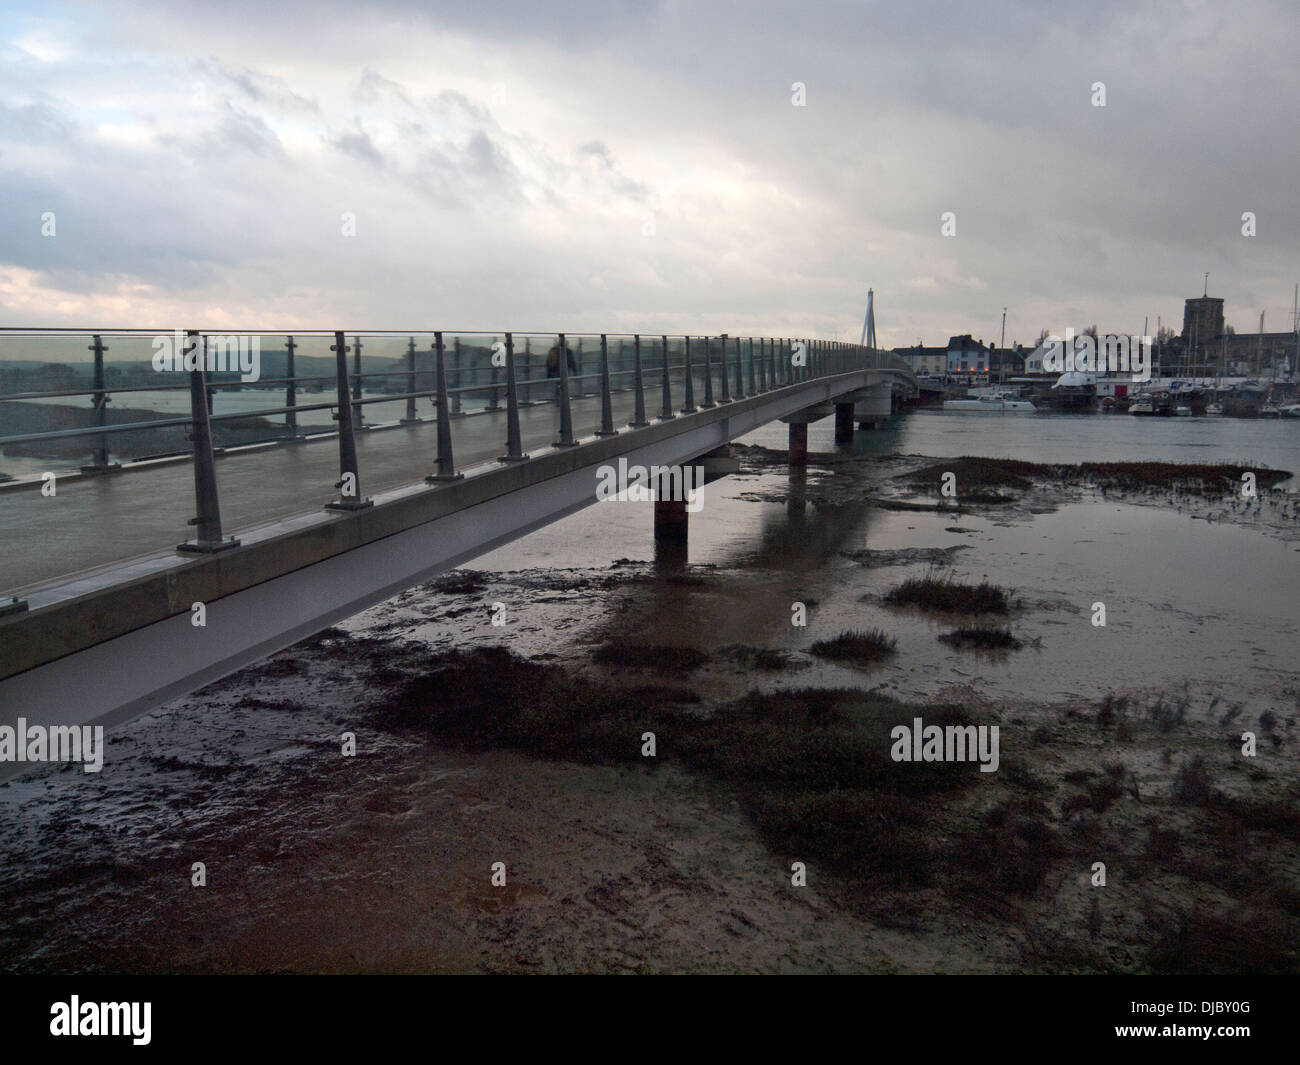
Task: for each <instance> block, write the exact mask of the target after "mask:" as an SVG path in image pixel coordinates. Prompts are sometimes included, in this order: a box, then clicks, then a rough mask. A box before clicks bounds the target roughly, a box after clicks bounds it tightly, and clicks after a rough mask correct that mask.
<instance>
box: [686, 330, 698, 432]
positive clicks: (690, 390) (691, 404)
mask: <svg viewBox="0 0 1300 1065" xmlns="http://www.w3.org/2000/svg"><path fill="white" fill-rule="evenodd" d="M699 409H700V408H699V407H697V406H696V405H695V382H694V381H693V380H692V379H691V338H690V337H689V336H688V337H687V338H686V405H685V406H684V407H682V413H683V414H694V413H695V412H696V411H698V410H699Z"/></svg>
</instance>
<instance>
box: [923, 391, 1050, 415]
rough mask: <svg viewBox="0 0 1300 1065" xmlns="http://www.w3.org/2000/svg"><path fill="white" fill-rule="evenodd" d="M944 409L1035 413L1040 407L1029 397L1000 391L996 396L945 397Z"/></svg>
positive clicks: (998, 412) (988, 412)
mask: <svg viewBox="0 0 1300 1065" xmlns="http://www.w3.org/2000/svg"><path fill="white" fill-rule="evenodd" d="M943 409H944V410H967V411H972V410H973V411H983V412H984V413H986V414H1033V413H1034V411H1036V410H1037V409H1038V408H1037V407H1035V406H1034V405H1033V404H1032V403H1030V402H1029V400H1027V399H1017V398H1016V395H1015V393H1014V392H999V393H998V394H997V395H995V396H973V397H971V398H970V399H945V400H944V401H943Z"/></svg>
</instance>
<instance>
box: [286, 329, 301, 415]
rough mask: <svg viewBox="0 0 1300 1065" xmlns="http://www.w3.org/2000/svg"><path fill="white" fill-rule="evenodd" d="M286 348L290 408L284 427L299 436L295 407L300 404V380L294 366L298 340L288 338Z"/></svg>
mask: <svg viewBox="0 0 1300 1065" xmlns="http://www.w3.org/2000/svg"><path fill="white" fill-rule="evenodd" d="M284 350H285V352H286V354H287V358H286V359H285V362H284V376H285V377H287V378H288V380H287V381H285V383H284V405H285V406H286V407H288V408H289V409H288V410H287V411H285V412H284V427H285V428H286V429H288V430H289V435H290V436H297V435H298V412H297V411H296V410H295V409H294V408H295V407H297V406H298V382H297V380H296V378H297V376H298V371H297V370H296V368H295V366H294V353H295V352H296V351H297V350H298V342H297V341H296V340H294V339H293V337H288V338H286V339H285V342H284Z"/></svg>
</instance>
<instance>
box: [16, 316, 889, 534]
mask: <svg viewBox="0 0 1300 1065" xmlns="http://www.w3.org/2000/svg"><path fill="white" fill-rule="evenodd" d="M173 332H174V331H170V330H164V331H159V332H153V333H150V332H149V331H116V332H114V331H108V330H100V331H98V332H93V333H91V332H81V331H75V330H30V329H16V328H13V327H7V328H6V327H0V342H2V341H3V340H5V339H14V338H18V337H23V338H29V337H31V338H40V337H44V338H50V337H57V338H60V339H78V338H80V339H85V338H87V337H90V338H93V341H94V343H93V344H92V345H91V347H90V350H92V351H93V352H94V353H95V363H94V371H95V387H94V388H90V389H57V390H55V389H52V390H45V391H30V392H18V393H9V394H7V395H3V394H0V401H10V402H16V401H21V400H35V399H52V398H64V397H71V396H91V397H93V405H94V408H95V410H96V411H97V418H98V421H99V424H97V425H91V426H83V427H78V428H73V429H60V430H50V431H45V432H36V433H21V434H14V435H10V436H0V446H3V445H6V444H17V443H28V442H36V441H49V440H60V439H76V438H82V437H95V438H97V446H96V447H95V448H94V454H95V462H94V464H93V465H92V466H89V467H83V469H85V470H87V471H88V472H91V471H99V472H107V471H109V470H111V469H118V468H120V466H118V465H117V464H110V463H109V461H108V458H109V449H108V439H109V437H110V436H112V435H114V434H119V433H126V432H141V431H148V430H153V429H164V428H175V427H180V426H188V427H189V428H190V434H189V437H188V439H189V440H190V442H191V444H192V452H193V461H194V470H195V491H196V503H197V511H198V516H197V517H196V518H194V519H193V521H192V524H194V525H196V527H197V534H196V536H195V539H194V540H193V541H190V542H189V543H187V544H184V545H181V547H180V548H179V549H181V550H188V551H204V552H211V551H219V550H225V549H227V548H229V547H232V546H235V543H236V541H233V540H232V539H230V538H229V537H225V536H224V535H223V533H222V528H221V516H220V507H219V505H218V502H217V490H216V478H215V472H214V466H213V456H214V453H215V449H214V447H213V443H212V437H211V425H212V424H213V423H221V422H230V421H238V420H247V419H250V418H264V417H267V416H271V415H284V417H285V421H284V426H283V428H284V429H285V430H286V432H285V433H284V435H282V436H278V437H273V438H271V440H268V441H250V443H258V442H277V441H287V440H301V439H302V438H303V437H304V436H305V435H315V433H313V432H312V430H313V429H318V428H324V429H325V432H326V433H327V434H328V433H330V432H334V433H336V435H337V437H338V446H339V464H340V473H341V478H340V481H339V482H337V483H336V485H335V487H336V488H339V489H340V494H339V498H338V499H336V500H335V501H333V502H331V503H329V504H327V505H328V506H330V507H333V508H336V509H342V510H355V509H360V508H362V507H366V506H368V505H369V500H368V499H367V498H366V497H364V496H363V495H362V494H361V492H360V472H359V468H358V461H357V452H356V444H355V433H356V430H357V429H358V428H359V427H362V426H361V425H360V423H361V411H362V408H364V407H365V406H368V405H372V404H377V403H395V402H400V401H403V400H405V401H406V403H407V416H406V418H404V419H402V421H403V423H409V422H411V421H413V420H418V419H416V418H415V401H416V400H417V399H421V398H426V397H427V398H432V399H433V400H434V403H435V408H436V412H437V417H436V421H437V423H438V447H437V462H436V469H437V472H436V473H435V474H432V475H431V476H430V477H429V478H428V479H429V480H430V481H431V482H432V483H441V482H446V481H450V480H455V479H457V478H459V477H460V476H461V475H460V474H458V473H457V472H456V469H455V461H454V458H453V455H452V437H451V431H450V421H451V420H452V416H454V415H456V414H458V413H461V410H460V407H461V404H460V400H461V398H462V397H464V396H468V395H475V394H482V393H487V394H488V405H487V408H486V409H487V410H502V409H504V410H505V413H506V420H507V428H508V438H507V454H505V455H503V456H501V459H500V461H502V462H507V461H510V462H514V461H523V460H526V459H527V458H528V456H527V455H525V454H524V453H523V451H522V442H521V441H522V437H521V434H520V424H519V418H520V415H519V408H520V406H523V405H526V404H527V402H528V401H529V399H530V398H531V396H533V395H535V389H536V386H538V385H543V389H542V392H543V397H544V401H545V402H552V401H554V402H555V403H556V404H557V405H558V406H559V408H560V434H559V439H557V440H556V441H555V444H556V446H560V447H567V446H574V445H576V444H577V440H576V438H575V435H574V432H573V420H572V400H573V398H574V396H573V395H572V392H571V386H574V385H577V386H578V387H579V392H578V395H579V396H583V395H590V396H592V398H595V396H596V395H597V394H599V397H600V412H601V414H600V428H599V430H597V436H612V435H616V434H617V433H619V432H623V431H626V430H625V429H616V428H615V427H614V424H613V408H612V405H611V398H610V396H611V392H612V391H613V390H614V384H613V382H615V381H619V380H627V379H630V380H631V388H632V390H633V391H634V392H635V412H634V414H633V418H632V420H631V421H630V422H628V423H627V428H628V429H631V430H632V431H636V430H638V429H641V428H643V427H645V426H648V425H650V424H651V421H652V419H651V418H647V414H646V412H647V407H646V393H647V390H653V389H660V390H662V405H661V407H660V410H659V412H658V415H657V419H658V420H659V421H666V420H669V419H671V418H675V417H677V416H679V414H680V415H690V414H693V413H695V411H696V410H698V409H700V408H701V407H702V408H704V409H710V408H714V407H718V406H720V405H728V404H732V403H735V402H739V401H742V400H744V399H747V398H750V397H753V396H757V395H762V394H766V393H770V392H773V391H776V390H780V389H784V388H786V387H789V386H792V385H797V384H800V383H803V382H806V381H810V380H815V379H818V378H822V377H827V376H832V375H835V374H841V373H846V372H850V371H855V370H864V369H873V370H883V371H889V372H894V373H897V374H900V375H902V376H904V377H905V378H906V379H908V380H910V381H912V382H913V383H915V377H914V375H913V373H912V371H911V368H910V367H909V366H908V364H907V363H906V362H905V361H904V360H903V359H901V358H898V357H897V356H895V355H892V354H887V353H885V352H881V351H879V350H877V349H870V348H865V347H861V346H859V345H857V344H851V343H844V342H839V341H818V340H813V339H799V338H789V337H733V336H729V335H722V336H708V335H695V334H679V335H669V334H658V335H653V336H651V335H643V334H636V333H626V334H600V333H581V334H578V333H568V334H565V333H543V332H529V333H522V334H521V333H499V332H497V333H490V332H486V331H476V330H465V331H458V332H456V333H449V332H445V331H433V332H432V333H429V332H426V331H418V330H417V331H415V332H414V333H412V332H409V331H399V330H366V331H360V330H358V331H349V332H340V331H337V330H335V331H328V332H327V331H323V330H322V331H316V330H297V331H295V332H293V333H287V332H286V333H283V334H268V333H266V332H264V331H255V332H252V333H250V332H242V333H241V332H239V331H235V330H230V329H222V330H212V331H209V332H207V333H201V332H198V331H193V330H191V331H188V332H187V333H185V334H184V343H185V349H184V350H185V352H186V353H187V354H194V353H198V352H201V353H202V356H203V357H202V358H201V360H200V368H198V369H195V370H191V371H188V372H187V371H180V372H182V373H185V383H184V384H179V383H178V384H175V385H170V384H168V385H136V384H127V385H122V386H119V387H109V386H108V384H107V382H106V381H105V379H104V378H105V367H104V360H103V355H104V352H105V351H107V350H109V348H108V346H107V345H105V344H104V340H105V339H110V340H111V339H113V338H114V337H118V338H121V337H132V338H141V337H147V336H150V335H154V336H157V335H163V334H165V335H172V334H173ZM250 335H256V336H258V337H263V336H284V337H285V340H286V349H285V351H286V357H287V360H288V369H289V376H285V377H277V378H266V379H260V378H259V379H258V380H257V381H243V380H241V379H238V377H237V376H234V375H237V374H238V371H237V370H230V371H226V370H223V371H220V372H221V375H222V376H220V377H218V378H209V377H208V375H207V372H206V370H205V369H204V368H203V366H205V365H206V363H207V361H208V359H207V354H208V347H207V345H208V338H209V337H241V336H242V337H247V336H250ZM373 336H385V337H389V336H391V337H394V338H396V337H403V336H404V337H406V338H407V340H408V348H407V351H406V353H405V360H404V361H405V365H404V366H403V365H401V361H399V360H400V359H401V357H400V356H397V357H394V356H391V355H387V354H386V355H385V356H384V357H385V358H393V359H394V362H395V365H393V366H392V368H390V369H385V370H382V371H379V370H370V371H368V372H362V367H361V357H362V352H361V351H358V350H357V348H358V344H357V342H358V341H360V348H362V349H364V347H365V341H366V339H367V338H368V337H373ZM430 336H431V337H432V344H430V345H429V347H428V348H425V347H424V346H423V345H421V347H420V348H419V349H418V350H419V353H420V354H424V353H426V352H427V353H428V354H429V355H431V356H432V357H433V360H434V366H433V368H432V369H430V368H422V369H419V370H417V369H416V366H415V358H416V354H417V347H416V339H417V337H418V338H425V339H427V338H429V337H430ZM306 337H311V338H322V339H325V338H329V339H332V340H333V343H332V344H331V345H330V351H331V352H332V353H333V355H334V360H335V367H336V372H335V373H334V374H332V375H316V374H313V375H308V376H300V375H297V374H294V373H293V360H294V353H295V351H296V349H297V348H298V347H299V346H300V345H299V343H298V340H297V338H306ZM464 337H483V338H491V339H492V340H493V341H494V342H496V341H500V340H502V339H504V348H505V362H504V365H503V366H498V365H496V364H495V362H493V363H492V364H491V365H485V364H484V363H483V361H482V358H483V352H484V350H485V349H484V347H483V346H481V345H473V347H472V351H473V352H474V354H472V355H471V356H470V358H469V360H468V365H466V360H464V359H463V357H462V351H461V344H460V340H461V339H462V338H464ZM588 337H590V338H592V339H593V340H596V341H598V343H599V354H598V357H597V353H596V352H595V351H594V350H591V351H590V355H591V356H592V357H593V360H594V361H596V362H598V366H597V368H596V369H595V370H593V371H592V372H589V373H576V372H575V373H570V371H569V365H568V358H567V357H561V359H560V360H559V366H558V367H557V370H558V373H557V375H556V376H555V377H550V376H547V377H533V376H531V373H532V370H534V369H536V368H538V365H537V362H536V361H534V360H536V359H538V358H539V357H542V351H543V350H546V349H541V350H538V351H533V350H531V343H532V341H533V340H535V339H536V340H540V341H541V342H542V343H543V344H545V343H546V342H547V341H550V342H551V346H552V347H554V346H555V345H556V343H558V344H559V346H560V347H561V348H562V349H566V350H570V351H571V350H572V348H571V347H570V344H571V343H572V342H573V341H579V343H578V345H577V346H578V348H579V351H580V352H581V353H582V356H583V359H584V361H586V358H587V356H588V354H589V352H588V350H584V347H583V344H582V343H581V341H583V340H585V339H586V338H588ZM515 338H519V339H523V340H525V341H527V343H525V344H524V345H523V348H524V350H523V351H522V352H521V351H520V350H519V348H520V345H519V344H518V343H517V342H516V339H515ZM449 341H450V342H449ZM611 341H613V342H615V343H616V344H617V345H618V347H617V350H616V351H611V348H612V347H613V346H614V345H613V344H611ZM629 342H630V343H629ZM674 348H676V349H677V352H676V354H677V356H678V357H679V358H680V360H681V361H673V356H674V351H673V349H674ZM701 348H702V350H701ZM629 349H630V350H629ZM799 350H801V351H802V353H803V359H802V361H801V362H799V363H796V362H795V361H794V359H793V355H794V354H795V352H796V351H799ZM349 353H350V354H351V355H352V360H351V361H352V366H351V367H349V366H348V361H349V359H348V357H347V356H348V355H349ZM547 353H549V351H548V352H547ZM227 354H229V353H227ZM449 354H450V355H452V356H454V358H451V359H449V358H448V355H449ZM495 354H496V348H495V343H494V344H493V355H494V357H495ZM629 354H630V355H631V356H632V358H631V361H632V365H631V366H628V362H629ZM313 357H316V358H319V357H321V356H313ZM371 357H372V358H373V357H374V356H373V355H372V356H371ZM521 357H522V363H523V368H524V373H525V375H521V374H520V372H519V369H520V363H521ZM612 360H613V361H618V362H620V363H621V364H622V367H623V368H621V369H619V368H616V367H615V366H613V365H611V361H612ZM733 360H734V361H733ZM449 363H450V365H449ZM746 364H747V365H746ZM0 366H3V362H2V361H0ZM733 367H734V379H733V375H732V370H733ZM746 369H747V371H748V372H747V374H746V372H745V371H746ZM485 370H490V376H491V380H490V381H487V382H484V381H482V380H481V379H480V380H479V381H477V382H476V381H474V378H475V377H480V378H481V376H482V374H483V372H484V371H485ZM172 372H176V371H172ZM227 374H230V375H232V376H231V377H227V376H226V375H227ZM417 374H424V375H426V378H427V377H430V376H431V377H432V378H433V380H434V387H433V388H427V389H417V388H415V383H416V376H417ZM466 376H469V377H470V378H471V383H469V384H465V383H464V379H465V377H466ZM395 377H405V378H406V381H407V384H408V387H407V388H406V389H405V390H403V391H399V392H393V393H388V392H386V393H385V394H383V395H378V396H374V395H370V396H364V395H363V394H362V392H361V386H362V382H363V381H365V380H367V379H369V380H373V379H376V378H383V379H386V380H391V379H393V378H395ZM449 377H454V378H455V380H456V385H455V386H454V387H452V386H451V385H450V382H449V380H448V378H449ZM674 379H676V380H678V381H679V382H680V384H681V385H682V386H683V387H684V397H683V399H684V402H683V405H682V407H681V409H680V410H675V409H674V403H673V396H672V393H671V389H672V382H673V380H674ZM698 379H702V380H703V382H704V391H703V402H702V403H701V404H700V405H699V407H697V406H696V403H695V395H694V389H695V385H696V381H697V380H698ZM715 379H716V384H717V388H716V391H715ZM326 381H333V382H334V384H335V390H336V395H335V396H334V397H331V398H330V399H328V400H323V401H321V402H313V403H303V404H300V403H298V402H297V389H298V386H300V385H306V384H316V383H320V382H326ZM552 382H553V383H554V388H553V389H552V388H550V387H545V386H546V384H548V383H552ZM593 382H594V383H595V384H596V389H597V391H596V392H591V393H588V392H587V391H586V386H587V385H588V384H590V383H593ZM265 385H283V386H284V387H285V400H286V402H285V404H284V405H283V406H278V407H266V408H258V409H256V410H251V411H241V412H232V413H226V414H215V413H213V411H212V409H211V408H212V404H213V395H214V393H216V392H217V391H220V390H222V389H229V388H235V387H241V388H247V387H249V386H254V387H257V386H265ZM530 386H531V387H530ZM181 389H187V390H188V391H189V393H190V401H191V402H190V413H189V415H188V416H171V417H164V418H156V419H149V420H146V421H134V422H122V423H118V424H115V425H110V424H107V420H106V419H107V413H106V403H107V402H108V400H109V397H110V396H112V395H113V394H120V393H130V392H154V391H179V390H181ZM552 392H554V399H553V400H552V397H551V395H550V393H552ZM503 393H504V395H505V398H506V406H505V408H502V407H501V406H500V398H501V395H502V394H503ZM318 410H333V411H336V412H337V413H336V414H335V415H334V417H335V419H336V420H337V422H338V425H337V428H335V429H330V428H327V427H318V426H304V427H299V426H298V424H297V420H296V419H297V416H298V414H299V413H302V412H307V411H318Z"/></svg>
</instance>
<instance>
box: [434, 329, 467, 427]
mask: <svg viewBox="0 0 1300 1065" xmlns="http://www.w3.org/2000/svg"><path fill="white" fill-rule="evenodd" d="M439 335H441V334H439ZM452 365H453V367H454V368H455V370H456V384H455V385H454V386H452V387H453V388H454V389H455V391H454V392H452V394H451V413H452V414H460V413H462V412H461V409H460V389H461V386H462V385H464V383H465V376H464V371H463V369H462V367H461V361H460V337H457V338H456V340H455V342H454V345H453V358H452ZM438 377H439V379H441V377H442V372H441V371H439V373H438Z"/></svg>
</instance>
